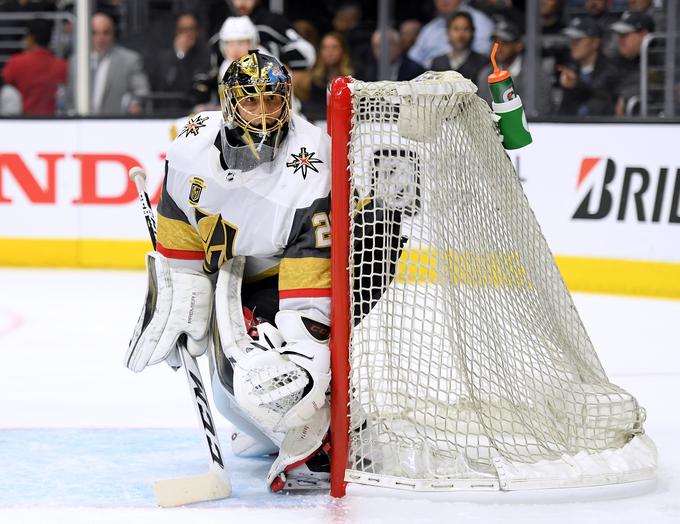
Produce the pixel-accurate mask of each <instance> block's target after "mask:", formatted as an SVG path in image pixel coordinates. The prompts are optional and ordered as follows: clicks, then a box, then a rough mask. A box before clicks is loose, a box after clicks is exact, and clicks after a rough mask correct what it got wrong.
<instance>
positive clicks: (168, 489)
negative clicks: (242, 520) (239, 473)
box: [153, 469, 231, 508]
mask: <svg viewBox="0 0 680 524" xmlns="http://www.w3.org/2000/svg"><path fill="white" fill-rule="evenodd" d="M153 490H154V493H155V494H156V503H157V504H158V505H159V506H160V507H162V508H173V507H176V506H184V505H185V504H193V503H194V502H205V501H208V500H219V499H225V498H227V497H229V496H230V495H231V482H230V481H229V478H228V477H227V475H226V474H222V475H220V474H219V473H217V472H215V471H213V470H212V469H211V470H210V471H208V472H207V473H204V474H202V475H193V476H191V477H181V478H177V479H168V480H159V481H157V482H156V483H155V484H154V487H153Z"/></svg>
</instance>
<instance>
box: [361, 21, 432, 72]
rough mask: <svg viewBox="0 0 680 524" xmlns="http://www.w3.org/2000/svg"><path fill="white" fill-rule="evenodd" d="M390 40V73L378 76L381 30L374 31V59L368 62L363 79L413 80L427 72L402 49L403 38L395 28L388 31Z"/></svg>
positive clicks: (372, 39) (372, 43) (372, 44)
mask: <svg viewBox="0 0 680 524" xmlns="http://www.w3.org/2000/svg"><path fill="white" fill-rule="evenodd" d="M387 38H388V40H389V59H390V64H389V73H388V76H387V78H378V60H380V42H381V40H382V38H381V35H380V31H374V32H373V35H372V36H371V50H372V54H373V59H372V60H371V61H370V62H369V63H368V65H367V66H366V69H365V71H364V74H363V77H362V78H361V80H365V81H367V82H374V81H376V80H412V79H414V78H415V77H417V76H418V75H420V74H422V73H424V72H425V69H423V68H422V67H421V65H420V64H419V63H418V62H415V61H414V60H411V59H410V58H409V57H408V56H407V55H405V54H404V53H402V51H401V39H400V38H399V33H398V32H397V31H395V30H394V29H389V30H388V32H387Z"/></svg>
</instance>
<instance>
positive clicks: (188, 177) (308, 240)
mask: <svg viewBox="0 0 680 524" xmlns="http://www.w3.org/2000/svg"><path fill="white" fill-rule="evenodd" d="M222 125H223V123H222V114H221V113H220V112H219V111H214V112H204V113H199V114H197V115H195V116H194V117H192V118H190V119H189V121H188V122H187V124H186V125H185V126H184V128H183V129H182V130H181V131H180V132H179V134H178V135H177V138H176V139H175V141H174V142H173V144H172V146H171V147H170V149H169V150H168V152H167V157H166V175H165V180H164V183H163V192H162V195H161V200H160V203H159V206H158V246H157V249H158V251H159V252H160V253H162V254H163V255H165V256H166V257H168V258H169V259H171V263H173V262H174V263H175V264H176V265H186V264H187V262H188V261H193V264H192V265H193V266H194V267H196V268H198V267H199V266H202V268H203V270H204V271H205V272H207V273H214V272H216V271H217V270H218V269H219V267H220V266H221V264H222V263H223V262H224V261H225V260H226V259H228V258H230V257H233V256H235V255H243V256H246V257H247V259H246V260H247V262H246V275H245V279H246V281H254V280H258V279H261V278H266V277H268V276H272V275H276V274H277V273H278V276H279V278H278V282H279V307H280V309H294V310H299V311H301V312H303V313H305V314H306V315H307V316H309V317H310V318H313V319H315V320H319V321H324V322H326V323H327V322H328V317H329V315H330V242H331V238H330V216H329V213H330V143H329V139H328V137H327V135H326V133H324V132H323V131H322V130H321V129H319V128H317V127H315V126H313V125H311V124H310V123H308V122H307V121H305V120H303V119H301V118H299V117H297V116H293V117H292V121H291V127H290V130H289V132H288V136H287V137H286V139H285V140H284V142H283V143H282V144H281V146H280V149H279V151H278V152H277V154H276V157H275V158H274V160H273V161H272V162H270V163H265V164H262V165H260V166H258V167H257V168H255V169H253V170H252V171H248V172H243V171H239V170H235V169H230V168H229V166H226V164H225V161H224V159H223V158H222V156H221V152H220V150H221V147H222V145H221V139H220V127H221V126H222Z"/></svg>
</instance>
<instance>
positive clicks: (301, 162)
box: [125, 51, 330, 491]
mask: <svg viewBox="0 0 680 524" xmlns="http://www.w3.org/2000/svg"><path fill="white" fill-rule="evenodd" d="M291 95H292V93H291V77H290V75H289V73H288V72H287V70H286V68H285V67H284V66H283V65H281V64H280V63H279V61H278V60H277V59H276V58H274V57H271V56H268V55H265V54H262V53H260V52H258V51H250V52H249V53H248V54H246V55H244V56H243V57H241V58H240V59H238V60H236V61H235V62H233V63H232V64H231V66H229V68H228V69H227V71H226V73H225V74H224V76H223V77H222V78H221V79H220V84H219V96H220V104H221V112H220V111H214V112H204V113H200V114H198V115H196V116H194V117H193V118H191V119H189V121H188V123H187V124H186V125H185V126H184V128H183V129H182V130H181V132H180V133H179V134H178V136H177V138H176V139H175V141H174V143H173V144H172V146H171V147H170V149H169V150H168V152H167V160H166V163H165V179H164V182H163V191H162V196H161V200H160V203H159V206H158V238H157V251H156V252H153V253H150V254H149V255H147V273H148V289H147V297H146V303H145V305H144V308H143V310H142V314H141V316H140V318H139V321H138V323H137V326H136V329H135V332H134V334H133V337H132V340H131V342H130V346H129V348H128V351H127V354H126V357H125V358H126V366H127V367H128V368H129V369H131V370H132V371H135V372H139V371H142V370H143V369H144V368H145V367H146V366H150V365H153V364H157V363H160V362H163V361H166V362H168V363H169V364H171V365H179V359H178V352H177V343H178V341H182V343H185V344H186V347H187V350H188V351H189V353H190V354H191V355H193V356H199V355H203V354H204V353H206V352H207V353H208V355H209V360H210V370H211V378H212V390H213V396H214V401H215V405H216V406H217V409H218V410H219V411H220V413H221V414H222V415H224V416H225V417H226V418H227V419H228V420H229V421H230V422H232V423H233V425H234V427H235V432H234V434H233V436H232V447H233V451H234V453H235V454H236V455H238V456H261V455H277V458H276V459H275V460H274V462H273V464H272V466H271V469H270V471H269V474H268V476H267V479H266V480H267V484H268V485H269V486H270V487H271V489H272V490H273V491H279V490H281V489H283V488H284V487H285V488H286V489H294V488H297V487H300V488H314V487H327V486H328V483H327V481H328V477H329V468H328V454H327V446H326V436H327V433H328V427H329V404H328V399H327V391H328V386H329V383H330V354H329V348H328V340H329V334H330V327H329V323H330V322H329V316H330V218H329V205H330V165H329V164H330V157H329V143H328V137H327V136H326V134H325V133H324V132H323V131H322V130H320V129H318V128H316V127H314V126H312V125H311V124H309V123H308V122H306V121H304V120H302V119H301V118H299V117H297V116H295V115H293V114H292V113H291Z"/></svg>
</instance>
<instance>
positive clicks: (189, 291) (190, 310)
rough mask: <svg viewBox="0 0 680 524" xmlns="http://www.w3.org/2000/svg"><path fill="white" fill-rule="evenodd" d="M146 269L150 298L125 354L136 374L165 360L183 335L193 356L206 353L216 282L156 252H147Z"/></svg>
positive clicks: (128, 364) (147, 295)
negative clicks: (177, 264)
mask: <svg viewBox="0 0 680 524" xmlns="http://www.w3.org/2000/svg"><path fill="white" fill-rule="evenodd" d="M146 270H147V290H146V300H145V303H144V307H143V308H142V312H141V314H140V316H139V320H138V321H137V325H136V327H135V331H134V333H133V335H132V339H131V340H130V345H129V346H128V350H127V352H126V354H125V365H126V366H127V367H128V368H129V369H130V370H132V371H134V372H135V373H138V372H140V371H142V370H143V369H144V368H145V367H146V366H150V365H153V364H157V363H158V362H161V361H163V360H165V359H166V358H167V357H168V356H169V355H170V353H171V351H172V350H173V349H174V348H175V344H176V342H177V339H178V338H179V337H180V335H182V334H186V335H187V349H188V350H189V352H190V353H191V354H192V355H194V356H199V355H201V354H203V353H204V352H205V350H206V348H207V343H208V326H209V321H210V312H211V308H212V295H213V292H212V282H211V281H210V279H209V278H208V277H207V276H206V275H204V274H202V273H198V272H196V271H192V270H189V269H175V268H171V267H170V266H169V265H168V261H167V259H166V258H165V257H164V256H163V255H161V254H160V253H156V252H153V253H148V254H147V256H146Z"/></svg>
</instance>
